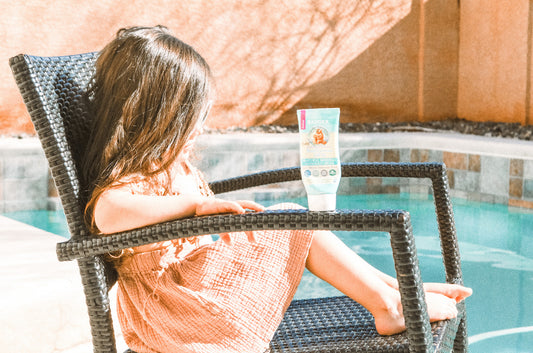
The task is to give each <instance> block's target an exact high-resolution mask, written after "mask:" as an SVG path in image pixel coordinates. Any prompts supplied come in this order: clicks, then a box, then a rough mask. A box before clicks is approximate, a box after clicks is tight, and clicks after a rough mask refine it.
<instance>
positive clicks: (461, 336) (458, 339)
mask: <svg viewBox="0 0 533 353" xmlns="http://www.w3.org/2000/svg"><path fill="white" fill-rule="evenodd" d="M453 351H454V353H467V352H468V335H467V330H466V315H465V316H464V317H463V319H462V320H461V322H460V323H459V328H458V329H457V335H456V336H455V342H454V344H453Z"/></svg>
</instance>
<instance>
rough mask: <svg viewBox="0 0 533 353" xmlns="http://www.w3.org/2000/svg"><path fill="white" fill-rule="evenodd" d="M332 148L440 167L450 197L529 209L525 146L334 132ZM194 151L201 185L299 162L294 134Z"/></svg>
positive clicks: (407, 186)
mask: <svg viewBox="0 0 533 353" xmlns="http://www.w3.org/2000/svg"><path fill="white" fill-rule="evenodd" d="M339 145H340V149H341V160H342V161H343V162H444V163H445V164H446V166H447V169H448V178H449V183H450V190H451V191H450V194H451V195H452V196H453V197H459V198H464V199H468V200H472V201H482V202H489V203H500V204H508V205H509V206H516V207H525V208H533V143H532V142H528V141H522V140H515V139H505V138H493V137H484V136H473V135H463V134H458V133H426V132H423V133H416V132H415V133H413V132H409V133H347V134H341V135H340V142H339ZM198 147H199V149H198V150H199V155H200V162H199V166H200V168H201V169H202V170H205V171H206V173H207V177H208V180H216V179H221V178H224V177H230V176H236V175H241V174H245V173H249V172H254V171H258V170H267V169H270V168H273V167H291V166H296V165H298V164H299V159H298V158H299V136H298V134H295V133H291V134H222V135H204V136H202V137H201V138H200V139H199V141H198ZM220 161H224V163H220ZM287 189H288V191H289V192H293V193H294V189H295V188H292V187H291V186H289V187H288V188H287ZM298 189H299V190H302V188H301V187H300V188H298ZM267 191H268V190H267ZM430 191H431V188H430V184H429V181H427V180H417V179H401V180H400V179H397V178H366V179H365V178H351V179H344V180H343V181H342V182H341V185H340V187H339V193H340V194H346V193H398V192H417V193H428V192H430ZM291 196H302V195H301V192H300V195H291Z"/></svg>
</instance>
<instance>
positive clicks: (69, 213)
mask: <svg viewBox="0 0 533 353" xmlns="http://www.w3.org/2000/svg"><path fill="white" fill-rule="evenodd" d="M97 55H98V54H97V53H88V54H81V55H73V56H62V57H36V56H29V55H18V56H16V57H13V58H11V59H10V65H11V68H12V70H13V73H14V76H15V79H16V82H17V84H18V87H19V89H20V92H21V94H22V97H23V99H24V102H25V104H26V106H27V109H28V111H29V113H30V116H31V119H32V121H33V124H34V126H35V129H36V131H37V134H38V136H39V139H40V141H41V143H42V146H43V148H44V151H45V155H46V158H47V159H48V162H49V166H50V169H51V172H52V176H53V178H54V181H55V184H56V187H57V190H58V193H59V196H60V199H61V202H62V205H63V208H64V211H65V215H66V218H67V222H68V226H69V230H70V234H71V238H70V240H68V241H66V242H63V243H59V244H58V245H57V256H58V258H59V260H60V261H67V260H77V261H78V265H79V269H80V274H81V278H82V283H83V287H84V291H85V296H86V302H87V307H88V312H89V320H90V325H91V330H92V337H93V346H94V352H116V345H115V338H114V334H113V323H112V319H111V313H110V303H109V297H108V290H109V289H110V288H111V286H112V285H113V283H114V282H115V281H116V276H115V272H114V270H113V268H111V267H110V266H109V265H107V264H106V263H105V262H104V261H103V254H106V253H108V252H110V251H115V250H119V249H123V248H128V247H132V246H138V245H142V244H149V243H153V242H160V241H164V240H169V239H173V238H178V237H189V236H193V235H199V234H212V233H213V234H216V233H219V232H230V231H242V230H258V229H330V230H348V231H383V232H388V233H390V239H391V245H392V252H393V258H394V262H395V268H396V272H397V278H398V280H399V284H400V294H401V297H402V304H403V307H404V313H405V320H406V326H407V331H406V332H405V333H402V334H398V335H394V336H390V337H384V336H380V335H379V334H377V332H376V330H375V327H374V322H373V318H372V316H371V315H370V314H369V313H368V311H366V310H365V309H364V308H363V307H362V306H360V305H359V304H357V303H355V302H354V301H352V300H350V299H349V298H347V297H335V298H321V299H311V300H295V301H293V303H292V304H291V306H290V307H289V309H288V311H287V313H286V315H285V317H284V320H283V322H282V323H281V325H280V326H279V328H278V330H277V332H276V334H275V336H274V339H273V340H272V343H271V345H270V349H269V351H270V352H450V351H452V350H453V351H455V352H466V350H467V343H466V312H465V306H464V304H463V303H461V304H459V305H458V308H459V316H458V318H457V319H454V320H449V321H441V322H437V323H433V324H430V323H429V319H428V314H427V307H426V304H425V298H424V293H423V289H422V281H421V277H420V271H419V268H418V259H417V255H416V248H415V242H414V238H413V234H412V228H411V222H410V218H409V213H407V212H405V211H395V210H392V211H376V210H374V211H365V210H347V211H335V212H309V211H301V210H298V211H276V212H260V213H252V214H245V215H219V216H218V215H217V216H208V217H195V218H190V219H182V220H176V221H172V222H166V223H162V224H156V225H152V226H148V227H144V228H142V229H137V230H133V231H128V232H123V233H118V234H114V235H111V236H107V237H100V236H96V235H94V234H91V233H90V232H89V231H88V230H87V228H86V227H85V225H84V222H83V215H82V213H83V212H82V211H83V208H84V201H85V200H84V199H83V192H82V190H83V185H81V184H80V180H79V179H78V175H79V173H78V171H79V168H78V167H79V163H80V158H81V156H82V151H83V149H84V146H85V144H86V141H87V136H88V135H89V132H88V129H89V128H88V126H89V125H90V124H89V121H88V119H89V115H88V114H87V113H86V103H85V102H86V100H85V99H86V97H85V89H86V87H87V84H88V82H89V80H90V78H91V76H92V74H93V71H94V61H95V59H96V57H97ZM342 175H343V177H370V176H380V177H385V176H390V177H410V178H430V179H431V181H432V186H433V191H434V196H435V204H436V211H437V218H438V224H439V232H440V237H441V245H442V254H443V258H444V267H445V272H446V281H447V282H448V283H462V273H461V265H460V259H459V249H458V245H457V237H456V233H455V226H454V221H453V211H452V207H451V204H450V200H449V196H448V181H447V175H446V170H445V166H444V165H443V164H438V163H417V164H415V163H413V164H388V163H381V164H370V163H361V164H343V166H342ZM298 179H300V172H299V168H297V167H295V168H288V169H280V170H274V171H268V172H262V173H257V174H252V175H247V176H243V177H238V178H232V179H227V180H223V181H218V182H213V183H211V184H210V186H211V188H212V189H213V191H214V192H215V193H222V192H228V191H232V190H237V189H242V188H248V187H252V186H257V185H262V184H268V183H278V182H283V181H290V180H298ZM128 352H131V351H128Z"/></svg>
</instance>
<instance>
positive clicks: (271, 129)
mask: <svg viewBox="0 0 533 353" xmlns="http://www.w3.org/2000/svg"><path fill="white" fill-rule="evenodd" d="M241 132H250V133H284V132H298V126H297V125H289V126H280V125H260V126H252V127H232V128H229V129H223V130H221V129H207V130H206V133H211V134H220V133H241ZM340 132H456V133H461V134H468V135H478V136H491V137H505V138H513V139H520V140H526V141H531V140H533V125H525V126H523V125H520V124H519V123H495V122H473V121H468V120H464V119H448V120H441V121H431V122H417V121H415V122H400V123H366V124H357V123H347V124H341V125H340Z"/></svg>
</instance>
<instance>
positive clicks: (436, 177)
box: [209, 163, 463, 284]
mask: <svg viewBox="0 0 533 353" xmlns="http://www.w3.org/2000/svg"><path fill="white" fill-rule="evenodd" d="M342 177H396V178H428V179H430V180H431V184H432V190H433V196H434V201H435V212H436V214H437V223H438V226H439V235H440V243H441V250H442V254H443V261H444V267H445V272H446V282H448V283H457V284H463V275H462V271H461V257H460V254H459V246H458V240H457V234H456V230H455V222H454V217H453V208H452V204H451V201H450V196H449V192H448V190H449V186H448V175H447V173H446V165H445V164H444V163H343V164H342ZM294 180H301V174H300V167H292V168H283V169H275V170H269V171H264V172H259V173H253V174H248V175H244V176H239V177H235V178H229V179H225V180H220V181H215V182H212V183H210V184H209V186H210V187H211V189H212V190H213V192H214V193H215V194H218V193H224V192H229V191H235V190H240V189H245V188H250V187H254V186H260V185H266V184H272V183H280V182H286V181H294Z"/></svg>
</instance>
